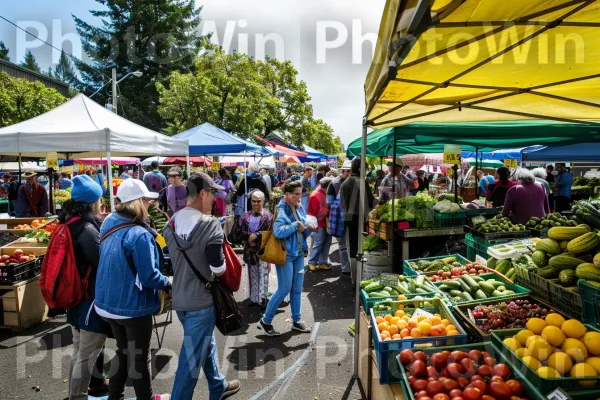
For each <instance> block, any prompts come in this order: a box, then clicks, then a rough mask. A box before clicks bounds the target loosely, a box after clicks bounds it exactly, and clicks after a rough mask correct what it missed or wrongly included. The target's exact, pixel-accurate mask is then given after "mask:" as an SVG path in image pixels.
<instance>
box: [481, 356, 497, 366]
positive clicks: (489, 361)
mask: <svg viewBox="0 0 600 400" xmlns="http://www.w3.org/2000/svg"><path fill="white" fill-rule="evenodd" d="M483 363H484V364H485V365H489V366H490V367H493V366H494V365H496V360H494V359H493V358H492V357H485V358H484V359H483Z"/></svg>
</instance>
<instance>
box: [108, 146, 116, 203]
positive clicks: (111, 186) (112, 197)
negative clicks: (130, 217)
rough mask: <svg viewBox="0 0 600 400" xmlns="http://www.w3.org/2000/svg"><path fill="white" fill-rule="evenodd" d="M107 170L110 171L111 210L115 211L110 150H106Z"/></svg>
mask: <svg viewBox="0 0 600 400" xmlns="http://www.w3.org/2000/svg"><path fill="white" fill-rule="evenodd" d="M106 171H107V172H108V193H109V195H110V212H114V211H115V193H114V191H113V180H112V159H111V156H110V151H107V152H106Z"/></svg>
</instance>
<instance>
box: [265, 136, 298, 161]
mask: <svg viewBox="0 0 600 400" xmlns="http://www.w3.org/2000/svg"><path fill="white" fill-rule="evenodd" d="M256 137H257V138H259V139H260V140H262V141H263V142H265V143H266V144H268V145H269V146H270V147H272V148H274V149H275V150H277V151H279V152H281V153H283V154H285V155H286V156H292V157H308V153H305V152H303V151H298V150H293V149H290V148H289V147H285V146H281V145H279V144H277V143H275V142H270V141H268V140H267V139H265V138H263V137H260V136H258V135H257V136H256Z"/></svg>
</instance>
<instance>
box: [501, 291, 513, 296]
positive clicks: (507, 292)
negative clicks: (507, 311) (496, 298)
mask: <svg viewBox="0 0 600 400" xmlns="http://www.w3.org/2000/svg"><path fill="white" fill-rule="evenodd" d="M511 294H515V292H513V291H512V290H505V291H504V292H503V293H502V296H509V295H511Z"/></svg>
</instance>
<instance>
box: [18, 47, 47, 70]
mask: <svg viewBox="0 0 600 400" xmlns="http://www.w3.org/2000/svg"><path fill="white" fill-rule="evenodd" d="M19 65H20V66H21V67H25V68H27V69H29V70H31V71H34V72H37V73H42V71H41V70H40V66H39V65H38V63H37V62H36V61H35V57H34V56H33V54H31V50H28V51H27V53H25V57H24V58H23V61H22V62H21V64H19Z"/></svg>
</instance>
